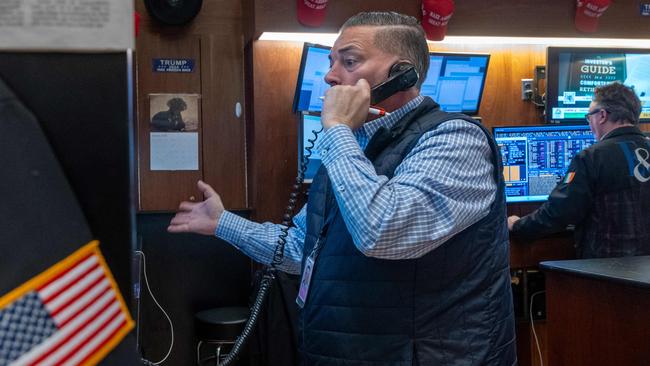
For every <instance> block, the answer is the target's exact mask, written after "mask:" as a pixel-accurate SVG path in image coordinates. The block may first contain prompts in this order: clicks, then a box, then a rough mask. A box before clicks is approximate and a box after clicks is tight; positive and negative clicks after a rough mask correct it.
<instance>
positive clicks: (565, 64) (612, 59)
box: [546, 47, 650, 123]
mask: <svg viewBox="0 0 650 366" xmlns="http://www.w3.org/2000/svg"><path fill="white" fill-rule="evenodd" d="M546 57H547V60H546V65H547V73H546V74H547V83H546V85H547V93H546V117H547V120H548V121H550V122H573V123H575V122H581V123H582V122H584V123H587V122H586V121H585V118H584V117H585V114H586V113H587V112H588V111H589V103H591V99H592V97H593V94H594V89H595V88H596V87H598V86H599V85H605V84H609V83H611V82H614V81H619V82H621V83H623V84H625V85H627V86H630V87H633V88H634V90H635V91H636V93H637V95H638V96H639V98H640V99H641V103H642V111H641V120H642V121H650V50H647V49H611V48H569V47H549V48H548V49H547V52H546Z"/></svg>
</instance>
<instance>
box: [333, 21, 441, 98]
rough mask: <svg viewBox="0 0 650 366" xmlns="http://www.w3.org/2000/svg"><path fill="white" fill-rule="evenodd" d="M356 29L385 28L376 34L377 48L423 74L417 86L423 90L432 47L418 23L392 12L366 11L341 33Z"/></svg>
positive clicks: (347, 23) (346, 23) (350, 22)
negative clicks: (359, 27)
mask: <svg viewBox="0 0 650 366" xmlns="http://www.w3.org/2000/svg"><path fill="white" fill-rule="evenodd" d="M355 26H377V27H382V29H380V30H379V31H378V32H377V33H376V34H375V39H374V42H375V46H376V47H378V48H380V49H382V50H383V51H385V52H387V53H390V54H394V55H397V56H399V57H400V58H402V59H404V60H408V61H409V62H411V63H412V64H413V65H414V66H415V70H417V72H418V74H419V75H420V79H419V80H418V83H417V84H416V87H417V88H418V89H420V86H421V85H422V83H423V82H424V79H425V78H426V77H427V71H429V46H428V45H427V38H426V35H425V33H424V29H422V26H421V25H420V21H419V20H417V19H416V18H415V17H412V16H410V15H404V14H399V13H395V12H392V11H391V12H364V13H359V14H357V15H354V16H353V17H351V18H350V19H348V20H347V21H346V22H345V24H343V26H342V27H341V32H342V31H343V30H345V29H346V28H349V27H355Z"/></svg>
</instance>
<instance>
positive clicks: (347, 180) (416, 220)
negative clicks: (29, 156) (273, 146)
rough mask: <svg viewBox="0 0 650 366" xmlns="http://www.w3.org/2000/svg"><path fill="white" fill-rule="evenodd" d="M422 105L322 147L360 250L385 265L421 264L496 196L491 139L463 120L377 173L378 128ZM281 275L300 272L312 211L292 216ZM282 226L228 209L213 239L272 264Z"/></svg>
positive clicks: (330, 134)
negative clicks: (369, 150)
mask: <svg viewBox="0 0 650 366" xmlns="http://www.w3.org/2000/svg"><path fill="white" fill-rule="evenodd" d="M422 100H423V97H422V96H418V97H416V98H414V99H413V100H411V101H410V102H409V103H407V104H406V105H404V106H403V107H401V108H400V109H398V110H395V111H394V112H393V113H391V114H390V115H388V116H385V117H382V118H378V119H376V120H373V121H371V122H368V123H366V124H364V125H363V127H361V128H360V129H358V130H356V131H354V132H353V131H351V129H350V128H349V127H348V126H346V125H343V124H340V125H336V126H335V127H332V128H330V129H328V130H327V131H325V132H324V133H322V134H321V135H322V136H320V138H319V141H318V142H317V148H318V150H319V152H320V154H321V157H322V161H323V164H325V167H326V168H327V172H328V174H329V177H330V180H331V184H332V187H333V188H334V194H335V196H336V201H337V202H338V204H339V209H340V212H341V215H343V219H344V221H345V224H346V226H347V228H348V230H349V232H350V234H351V235H352V239H353V242H354V245H355V246H356V247H357V249H358V250H359V251H361V252H362V253H363V254H364V255H366V256H370V257H376V258H383V259H409V258H419V257H421V256H423V255H425V254H427V253H428V252H430V251H431V250H434V249H435V248H437V247H439V246H440V245H441V244H443V243H444V242H445V241H447V240H449V239H450V238H451V237H453V236H454V235H456V234H457V233H459V232H461V231H462V230H464V229H466V228H467V227H469V226H471V225H472V224H474V223H476V222H477V221H479V220H480V219H482V218H483V217H485V216H486V215H487V214H488V212H489V210H490V205H491V204H492V202H493V201H494V197H495V196H496V183H495V181H494V177H493V172H494V171H493V169H494V167H493V165H492V162H491V156H492V153H491V151H490V146H489V145H488V143H487V139H486V137H485V134H484V133H483V131H481V129H480V128H479V127H478V126H475V125H473V124H471V123H469V122H467V121H464V120H451V121H447V122H444V123H442V124H440V125H439V126H438V128H436V129H434V130H433V131H429V132H427V133H425V134H424V135H423V136H422V137H421V138H420V140H419V141H418V143H417V144H416V145H415V147H414V148H413V150H412V151H411V152H410V153H409V154H408V155H407V156H406V157H405V158H404V160H403V161H402V162H401V163H400V165H399V166H398V167H397V169H396V170H395V174H394V176H393V178H392V179H388V178H387V177H386V176H381V175H377V173H376V172H375V169H374V167H373V165H372V163H371V162H370V161H369V160H368V159H367V158H366V156H365V155H364V153H363V149H364V148H365V146H366V145H367V144H368V141H369V140H370V138H371V137H372V135H373V134H374V133H375V132H377V130H379V128H380V127H386V128H391V127H392V126H394V125H395V124H396V123H397V122H398V121H399V120H400V119H401V118H402V117H403V116H404V115H405V114H406V113H408V112H409V111H411V110H413V109H414V108H415V107H417V106H418V105H419V104H420V103H421V102H422ZM293 224H294V225H293V226H292V227H291V228H290V229H289V236H288V237H287V244H286V246H285V250H284V259H283V263H282V265H281V266H280V267H279V269H281V270H283V271H285V272H288V273H294V274H298V273H299V272H300V264H301V260H302V254H303V253H302V252H303V245H304V241H305V227H306V209H305V207H303V208H302V209H301V210H300V212H299V213H298V214H297V215H296V216H295V217H294V218H293ZM280 229H281V225H277V224H273V223H268V222H267V223H262V224H260V223H255V222H252V221H249V220H246V219H243V218H241V217H239V216H237V215H235V214H232V213H230V212H228V211H225V212H224V213H223V215H221V218H220V219H219V224H218V225H217V230H216V232H215V234H216V235H217V237H219V238H221V239H224V240H226V241H228V242H229V243H231V244H232V245H234V246H235V247H236V248H238V249H239V250H241V251H242V252H244V253H246V254H247V255H248V256H250V257H251V258H253V259H254V260H256V261H258V262H260V263H264V264H269V263H270V262H271V259H272V256H273V249H274V247H275V245H276V242H277V239H278V235H279V234H280Z"/></svg>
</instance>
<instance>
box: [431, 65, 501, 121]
mask: <svg viewBox="0 0 650 366" xmlns="http://www.w3.org/2000/svg"><path fill="white" fill-rule="evenodd" d="M429 60H430V64H429V72H428V73H427V78H426V80H425V81H424V83H423V84H422V89H421V90H420V93H421V94H422V95H426V96H429V97H431V98H432V99H433V100H435V101H436V102H437V103H438V104H440V107H441V108H442V110H444V111H447V112H463V113H467V114H476V113H478V109H479V105H480V103H481V95H482V94H483V86H484V85H485V77H486V76H487V68H488V62H489V60H490V55H469V54H467V55H463V54H444V53H432V54H430V55H429Z"/></svg>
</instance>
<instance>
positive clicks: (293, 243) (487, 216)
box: [168, 12, 516, 366]
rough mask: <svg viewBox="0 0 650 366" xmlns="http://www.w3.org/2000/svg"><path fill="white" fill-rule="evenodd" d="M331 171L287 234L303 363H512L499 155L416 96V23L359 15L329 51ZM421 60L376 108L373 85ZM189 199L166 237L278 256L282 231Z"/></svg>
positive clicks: (458, 117) (327, 153) (463, 119)
mask: <svg viewBox="0 0 650 366" xmlns="http://www.w3.org/2000/svg"><path fill="white" fill-rule="evenodd" d="M330 63H331V66H330V70H329V72H328V74H327V75H326V77H325V80H326V81H327V82H328V83H329V84H330V85H332V88H331V89H329V91H328V92H327V94H326V96H325V99H324V103H323V112H322V119H321V120H322V123H323V127H324V129H325V132H323V133H322V136H320V137H319V141H318V148H319V151H320V153H321V156H322V161H323V164H322V167H321V169H320V170H319V172H318V173H317V175H316V177H315V178H314V181H313V183H312V186H311V189H310V194H309V201H308V202H307V205H306V206H305V207H303V209H302V210H301V211H300V212H299V213H298V214H297V215H296V217H295V218H294V220H293V223H294V226H292V227H291V228H290V229H289V235H288V237H287V244H286V246H285V250H284V260H283V262H282V264H281V265H280V266H279V268H280V269H282V270H284V271H287V272H290V273H302V280H301V288H300V290H299V294H298V298H297V299H296V302H297V303H298V306H299V307H301V311H300V324H299V328H300V335H299V336H300V351H301V360H302V363H303V364H304V365H316V364H318V365H359V366H361V365H375V366H380V365H381V366H383V365H386V366H389V365H390V366H394V365H495V366H496V365H499V366H501V365H513V364H515V363H516V353H515V339H514V316H513V310H512V298H511V289H510V273H509V265H508V232H507V223H506V214H505V198H504V197H505V196H504V186H503V176H502V172H501V168H500V167H501V164H500V163H499V162H500V157H499V155H498V149H497V147H496V145H495V144H494V142H493V141H492V139H491V137H490V134H489V133H488V132H487V131H486V130H485V129H484V128H483V127H481V126H480V125H479V124H478V123H476V122H475V121H474V120H472V119H471V118H469V117H467V116H465V115H462V114H449V113H445V112H443V111H441V110H440V108H439V106H438V104H437V103H435V102H434V101H433V100H431V99H430V98H428V97H423V96H421V95H420V94H419V88H420V85H422V82H423V81H424V77H425V76H426V75H427V69H428V67H429V55H428V46H427V43H426V39H425V36H424V31H423V30H422V28H421V26H420V25H419V23H418V21H417V19H415V18H413V17H410V16H405V15H401V14H397V13H387V12H376V13H375V12H373V13H361V14H358V15H356V16H354V17H352V18H350V19H349V20H348V21H347V22H346V23H345V24H344V25H343V27H342V28H341V34H340V35H339V37H338V39H337V40H336V42H335V44H334V46H333V48H332V50H331V53H330ZM404 64H406V68H408V67H414V68H415V70H416V71H417V73H418V74H419V75H420V76H421V77H420V79H419V80H418V82H417V83H416V84H415V85H414V86H411V87H407V88H406V89H404V90H401V91H397V92H396V93H395V94H394V95H392V96H390V97H389V98H387V99H385V100H384V101H383V102H381V103H379V104H377V106H378V107H382V108H384V109H385V110H386V111H388V112H390V114H389V115H387V116H384V117H381V118H376V119H372V120H370V118H369V117H368V111H369V106H370V97H371V89H370V85H377V84H379V83H381V82H383V81H384V80H386V78H387V77H388V75H389V74H390V73H391V70H395V69H396V67H395V65H398V66H399V67H397V69H400V70H401V69H404V67H403V66H404ZM199 188H200V189H201V190H202V191H203V192H204V194H205V196H206V200H205V201H203V202H200V203H189V202H183V203H181V206H180V210H179V211H180V212H179V213H178V214H177V215H176V216H175V217H174V219H172V222H171V224H170V227H169V229H168V230H169V231H170V232H196V233H202V234H206V235H217V236H218V237H220V238H222V239H224V240H227V241H229V242H230V243H232V244H233V245H234V246H235V247H237V248H238V249H240V250H242V251H243V252H245V253H246V254H248V255H250V256H251V257H252V258H253V259H255V260H257V261H259V262H262V263H269V262H271V257H272V255H273V248H274V247H275V242H276V241H277V236H278V234H279V233H280V230H281V228H280V226H279V225H274V224H270V223H264V224H257V223H253V222H250V221H247V220H244V219H241V218H239V217H236V216H235V215H233V214H231V213H229V212H227V211H224V209H223V205H222V204H221V200H220V199H219V197H218V195H217V194H216V192H214V191H213V190H212V188H210V187H209V186H208V185H207V184H205V183H203V182H199Z"/></svg>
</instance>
